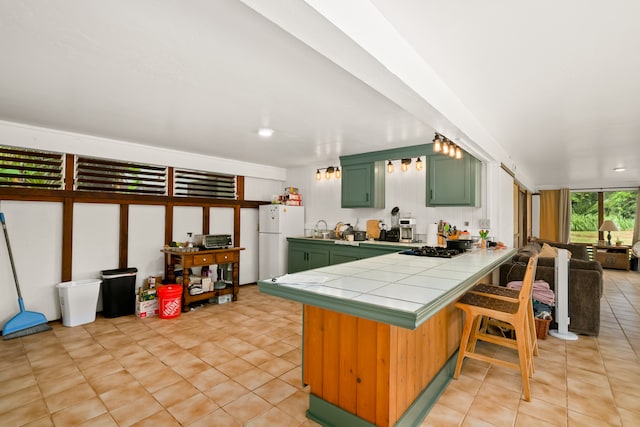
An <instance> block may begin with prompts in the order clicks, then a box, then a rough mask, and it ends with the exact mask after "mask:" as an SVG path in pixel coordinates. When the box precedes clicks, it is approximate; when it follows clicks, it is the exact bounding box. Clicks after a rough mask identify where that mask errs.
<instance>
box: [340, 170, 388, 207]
mask: <svg viewBox="0 0 640 427" xmlns="http://www.w3.org/2000/svg"><path fill="white" fill-rule="evenodd" d="M384 178H385V177H384V161H376V162H367V163H360V164H350V165H345V164H343V165H342V207H343V208H384Z"/></svg>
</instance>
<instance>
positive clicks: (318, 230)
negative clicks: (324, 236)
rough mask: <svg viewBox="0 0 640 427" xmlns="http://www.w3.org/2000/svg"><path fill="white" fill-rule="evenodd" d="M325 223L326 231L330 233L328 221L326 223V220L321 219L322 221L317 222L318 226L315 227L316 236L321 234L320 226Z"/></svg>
mask: <svg viewBox="0 0 640 427" xmlns="http://www.w3.org/2000/svg"><path fill="white" fill-rule="evenodd" d="M321 222H323V223H324V231H325V232H326V231H329V226H328V225H327V221H325V220H324V219H321V220H320V221H318V222H316V226H315V227H313V233H314V234H315V235H317V234H318V233H319V232H320V228H319V227H318V225H319V224H320V223H321Z"/></svg>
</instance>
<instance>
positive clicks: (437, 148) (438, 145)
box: [433, 132, 442, 153]
mask: <svg viewBox="0 0 640 427" xmlns="http://www.w3.org/2000/svg"><path fill="white" fill-rule="evenodd" d="M433 152H434V153H440V152H442V135H440V134H439V133H437V132H436V136H434V137H433Z"/></svg>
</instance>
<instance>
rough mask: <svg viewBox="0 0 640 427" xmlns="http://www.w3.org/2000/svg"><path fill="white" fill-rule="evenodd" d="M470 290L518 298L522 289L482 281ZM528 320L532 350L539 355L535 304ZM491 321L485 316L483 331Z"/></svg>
mask: <svg viewBox="0 0 640 427" xmlns="http://www.w3.org/2000/svg"><path fill="white" fill-rule="evenodd" d="M470 292H474V293H478V294H488V296H491V295H500V296H503V297H510V298H513V299H518V295H519V294H520V290H518V289H510V288H506V287H504V286H498V285H490V284H486V283H480V284H478V285H476V286H474V287H473V288H472V289H471V291H470ZM532 294H533V290H532ZM527 321H528V324H529V329H530V331H531V351H532V352H533V355H534V356H537V355H538V336H537V334H536V323H535V316H534V314H533V304H531V306H530V307H529V315H528V316H527ZM491 323H492V322H491V319H489V318H484V319H483V320H482V323H481V326H480V327H481V328H484V329H482V330H483V332H486V330H487V329H486V328H487V326H488V325H489V324H491ZM501 323H502V322H501ZM511 329H512V328H511ZM532 368H533V366H532ZM534 371H535V369H534Z"/></svg>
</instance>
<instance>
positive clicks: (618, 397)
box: [0, 270, 640, 427]
mask: <svg viewBox="0 0 640 427" xmlns="http://www.w3.org/2000/svg"><path fill="white" fill-rule="evenodd" d="M639 310H640V273H635V272H617V271H613V270H606V273H605V297H604V298H603V300H602V327H601V333H600V336H599V337H598V338H593V337H585V336H580V338H579V340H578V341H575V342H570V341H562V340H558V339H556V338H548V339H547V340H544V341H541V342H540V347H541V350H540V355H539V357H538V358H537V359H536V364H537V365H536V367H537V370H536V373H535V376H534V378H533V382H532V393H533V398H532V401H531V402H524V401H523V400H521V399H520V398H519V397H520V386H521V385H520V379H519V377H518V374H517V373H516V372H515V371H510V370H506V369H504V368H496V367H492V366H491V367H489V366H488V365H486V364H483V363H482V362H476V361H466V362H465V366H464V368H463V373H462V375H461V378H460V379H459V380H453V381H452V382H451V383H450V385H449V386H448V387H447V389H446V390H445V392H444V393H443V395H442V396H441V397H440V399H439V400H438V402H437V403H436V405H435V406H434V407H433V409H432V410H431V412H430V413H429V415H428V416H427V418H426V419H425V420H424V422H423V423H422V425H423V426H431V425H433V426H458V425H462V426H514V425H515V426H542V425H552V426H600V425H602V426H609V425H612V426H617V425H624V426H638V425H640V363H639V358H638V356H639V354H640V314H639ZM300 325H301V307H300V305H299V304H296V303H292V302H289V301H285V300H282V299H278V298H274V297H270V296H267V295H264V294H261V293H260V292H259V291H258V289H257V287H256V286H245V287H242V288H241V292H240V299H239V301H238V302H236V303H229V304H224V305H219V306H218V305H207V306H205V307H203V308H201V309H198V310H195V311H192V312H189V313H183V314H182V315H180V316H179V317H178V318H175V319H159V318H157V317H156V318H149V319H142V320H141V319H137V318H135V317H133V316H125V317H119V318H115V319H104V318H102V317H101V316H100V315H98V318H97V319H96V321H95V322H94V323H91V324H87V325H82V326H76V327H73V328H66V327H64V326H62V325H61V324H60V323H57V322H54V323H53V325H52V326H53V331H49V332H43V333H39V334H35V335H30V336H27V337H23V338H19V339H14V340H9V341H1V342H0V385H1V386H0V426H23V425H26V426H53V425H55V426H71V425H84V426H154V427H161V426H162V427H164V426H194V427H195V426H216V427H225V426H252V427H258V426H286V427H289V426H317V424H316V423H314V422H312V421H310V420H307V419H306V418H305V410H306V408H307V406H308V388H302V387H301V335H300V332H301V326H300ZM484 350H485V351H492V349H491V348H490V347H489V346H487V347H486V348H485V349H484Z"/></svg>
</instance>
